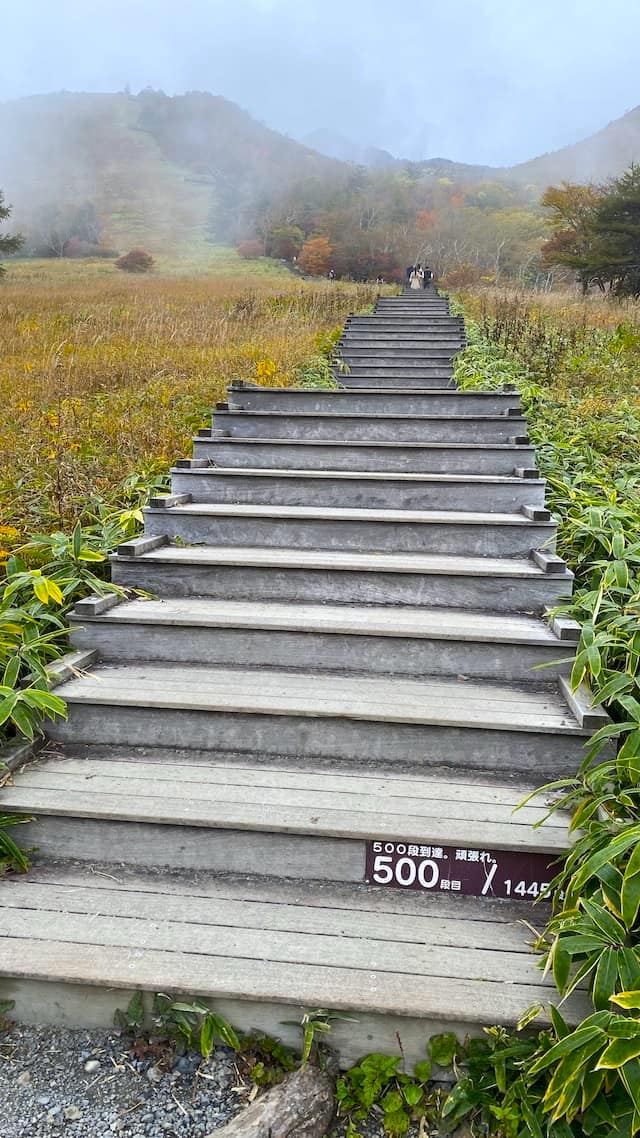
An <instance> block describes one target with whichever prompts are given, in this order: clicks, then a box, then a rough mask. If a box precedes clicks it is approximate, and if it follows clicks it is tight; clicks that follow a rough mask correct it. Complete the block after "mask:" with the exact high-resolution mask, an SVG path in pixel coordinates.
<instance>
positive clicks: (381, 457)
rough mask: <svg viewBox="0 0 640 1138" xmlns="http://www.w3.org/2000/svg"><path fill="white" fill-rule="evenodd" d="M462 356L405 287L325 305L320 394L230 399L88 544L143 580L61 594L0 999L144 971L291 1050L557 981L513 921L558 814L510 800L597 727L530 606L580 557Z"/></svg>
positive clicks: (510, 397) (96, 993) (30, 1010)
mask: <svg viewBox="0 0 640 1138" xmlns="http://www.w3.org/2000/svg"><path fill="white" fill-rule="evenodd" d="M463 345H464V325H463V323H462V321H461V319H460V318H459V317H454V316H451V315H450V313H449V307H448V302H447V300H446V299H444V298H442V297H440V296H438V294H437V293H436V292H435V291H433V290H428V291H425V292H420V293H407V294H405V295H403V296H399V297H388V298H387V297H385V298H381V299H380V300H379V301H378V305H377V308H376V312H375V313H374V314H373V315H368V316H353V317H351V318H350V319H349V321H348V322H347V325H346V327H345V331H344V334H343V338H342V341H341V344H340V348H339V356H340V360H341V361H342V363H340V362H339V361H337V362H336V375H337V377H338V381H339V383H340V385H341V386H340V390H337V391H307V390H292V389H266V388H260V387H256V386H253V385H251V384H242V383H236V384H233V385H232V386H231V387H230V389H229V392H228V403H225V404H221V405H219V406H218V407H217V408H216V410H215V413H214V415H213V422H212V429H211V430H207V431H203V432H200V434H199V436H198V437H197V438H196V439H195V440H194V451H193V455H194V456H193V458H192V459H187V460H182V461H180V462H178V463H177V465H176V467H175V469H174V470H173V475H172V477H173V485H172V492H171V494H170V495H169V496H167V497H165V498H154V499H152V500H151V501H150V503H149V507H148V509H147V510H146V513H145V534H144V536H143V537H141V538H139V539H136V540H133V541H129V542H127V543H126V544H124V545H123V546H121V547H120V548H119V550H118V552H117V554H116V555H115V557H114V559H113V576H114V580H115V581H116V582H117V583H118V584H120V585H122V586H125V587H127V588H128V589H131V590H138V591H139V590H143V591H144V594H145V595H140V594H139V593H136V592H132V593H131V594H130V595H131V599H130V600H128V601H126V602H124V603H123V602H121V601H120V600H119V599H118V598H116V597H109V598H88V599H87V600H84V601H81V602H80V603H79V604H78V605H77V607H76V610H75V613H74V616H73V634H72V641H73V645H74V648H75V649H76V650H77V652H78V653H79V655H78V657H77V661H78V662H84V663H85V666H86V665H87V662H88V664H89V666H88V668H86V667H85V670H81V671H80V672H77V673H76V674H72V675H71V677H70V678H69V679H67V680H66V681H65V682H63V683H62V684H61V686H60V687H59V688H58V691H59V694H60V695H62V696H63V697H64V698H65V699H66V700H67V702H68V709H69V718H68V721H67V722H66V723H64V722H60V723H57V724H56V725H55V727H54V728H52V730H51V743H50V746H49V747H48V749H47V750H46V751H45V752H44V753H42V754H41V755H40V756H38V758H37V760H36V761H34V762H32V763H30V764H28V765H27V766H26V768H25V769H24V770H23V771H22V772H21V773H20V774H18V775H16V777H15V779H14V782H13V785H11V786H9V787H7V788H6V789H5V791H4V792H3V799H2V804H3V808H6V809H7V810H24V811H28V812H29V813H32V814H34V815H36V816H37V819H38V821H37V823H36V824H34V826H33V828H31V827H27V830H30V829H32V832H31V833H29V834H28V837H27V840H30V839H31V840H32V841H33V843H34V844H37V846H38V849H39V853H38V861H37V865H36V868H35V869H34V870H33V871H32V872H31V873H30V874H29V875H28V876H27V877H25V878H24V879H20V880H11V881H5V882H3V885H2V902H1V903H2V905H3V906H4V909H5V912H4V914H3V916H4V919H3V921H2V925H1V929H2V933H1V935H0V977H3V978H4V979H2V980H0V995H2V996H9V997H13V998H15V999H16V1003H17V1011H18V1014H19V1015H21V1016H22V1017H23V1018H25V1019H28V1020H29V1019H30V1020H36V1021H37V1020H54V1021H66V1022H72V1023H81V1024H87V1025H89V1024H93V1023H99V1022H104V1021H105V1020H106V1021H108V1020H109V1018H110V1016H111V1014H112V1011H113V1008H114V1007H115V1006H116V1005H120V1006H122V1004H123V1003H124V1002H125V1001H126V999H127V993H129V992H131V991H132V990H134V989H138V988H141V989H145V990H149V991H154V990H155V991H171V992H175V993H187V994H190V995H197V996H207V997H210V998H212V999H213V1000H215V1002H216V1005H217V1006H218V1007H219V1008H220V1009H221V1011H222V1012H223V1014H225V1015H227V1016H228V1017H229V1018H230V1019H231V1020H233V1022H234V1023H236V1024H238V1025H239V1026H244V1027H250V1026H256V1027H259V1028H262V1029H264V1030H267V1031H270V1032H275V1033H276V1034H278V1035H281V1036H285V1037H286V1036H287V1034H290V1033H291V1029H290V1028H287V1027H285V1026H283V1024H282V1021H283V1020H290V1019H292V1018H296V1016H299V1015H300V1011H301V1009H302V1008H310V1007H311V1008H313V1007H329V1008H334V1009H344V1010H348V1011H350V1012H351V1013H353V1017H354V1022H343V1023H340V1025H339V1026H338V1027H336V1031H335V1043H336V1045H337V1046H338V1047H339V1048H340V1051H341V1055H342V1059H343V1061H344V1062H349V1061H351V1060H354V1059H355V1058H357V1057H358V1056H359V1055H361V1054H363V1053H364V1052H366V1051H369V1050H387V1051H394V1052H395V1051H397V1037H396V1033H398V1035H399V1036H400V1038H401V1040H402V1044H403V1047H404V1050H405V1053H406V1054H407V1056H408V1057H409V1058H417V1057H422V1055H423V1053H424V1040H425V1037H426V1036H427V1035H428V1034H429V1033H431V1032H433V1031H438V1030H445V1029H453V1030H457V1031H459V1032H460V1033H462V1034H464V1033H467V1032H469V1031H471V1032H473V1031H479V1030H480V1029H481V1027H482V1026H483V1025H484V1024H486V1023H493V1022H501V1023H508V1024H513V1023H515V1022H516V1021H517V1019H518V1017H519V1016H520V1014H521V1013H522V1011H523V1010H524V1008H525V1007H526V1006H527V1005H528V1004H530V1003H531V1002H533V1001H534V1000H538V999H541V998H542V999H548V998H550V997H551V995H552V988H551V987H549V986H548V985H547V984H546V983H543V981H542V980H541V977H540V974H539V972H538V971H537V970H536V968H535V964H534V959H533V957H532V956H531V954H530V951H529V948H528V945H527V941H528V940H529V939H530V937H529V934H527V931H526V929H525V927H524V925H523V924H522V920H523V918H525V919H526V920H528V921H530V922H534V923H535V922H538V923H541V922H542V920H543V918H544V913H543V912H542V911H540V910H532V909H531V907H530V906H531V900H532V898H533V896H535V894H536V892H537V891H538V890H539V887H540V884H541V883H543V882H544V881H547V880H549V875H550V874H551V873H552V872H553V870H552V868H551V867H550V863H552V862H553V860H554V858H556V857H557V856H558V855H559V854H560V853H561V852H562V850H563V849H564V848H565V847H566V841H567V835H566V821H565V820H564V819H562V818H558V817H554V818H553V819H551V820H550V821H548V822H546V823H545V824H544V825H543V826H542V827H541V828H540V829H535V830H534V829H533V828H532V825H533V823H534V822H536V821H538V820H539V819H540V818H541V817H542V816H543V814H544V812H545V803H544V802H539V803H537V804H534V805H531V806H528V807H527V808H526V809H523V810H521V811H520V812H518V813H515V814H514V813H513V808H514V806H515V805H516V804H517V803H518V801H519V800H520V799H521V797H522V796H523V794H524V793H525V792H526V791H527V790H528V789H529V788H530V787H531V786H535V785H536V784H538V783H540V782H542V781H543V780H545V779H548V778H552V777H554V776H558V775H563V774H566V773H570V772H572V771H574V770H575V769H576V767H577V766H578V764H579V763H580V761H581V759H582V757H583V748H584V744H585V742H586V741H587V740H588V738H589V736H590V734H591V733H592V731H593V730H594V729H596V728H597V727H598V726H600V725H601V724H602V722H603V721H604V719H605V717H604V715H603V712H602V711H601V710H600V709H599V708H593V707H591V705H590V700H589V697H588V693H584V692H581V691H579V692H577V693H572V692H571V691H570V689H569V686H568V684H567V678H566V677H567V675H568V671H569V669H570V657H571V655H572V653H573V651H574V645H575V643H576V640H577V637H578V627H577V626H576V625H575V624H573V623H572V622H571V621H567V620H563V619H552V620H551V621H550V622H547V621H546V620H545V619H543V615H544V610H545V608H546V607H548V606H553V605H555V604H556V603H557V602H558V601H559V600H560V599H561V598H563V597H566V596H568V595H569V594H570V592H571V585H572V575H571V573H570V572H569V571H568V570H567V568H566V567H565V565H564V564H563V562H562V561H561V560H560V559H559V558H558V557H557V556H556V555H555V553H554V552H553V551H554V544H555V522H554V521H553V519H552V518H551V517H550V515H549V513H548V511H547V510H546V508H545V505H544V483H543V481H542V480H541V479H540V478H539V476H538V472H537V470H536V468H535V456H534V453H533V450H532V448H531V445H530V443H529V441H528V437H527V425H526V421H525V420H524V418H523V417H522V414H521V408H520V399H519V395H518V393H517V392H515V391H512V390H504V391H500V392H491V393H487V394H484V393H478V392H473V393H467V392H460V391H457V390H456V387H455V383H454V380H453V358H454V355H455V353H456V352H457V351H459V350H460V349H461V348H462V346H463ZM345 363H346V364H347V365H348V370H345V369H344V364H345ZM146 594H150V595H151V599H150V598H149V596H147V595H146ZM478 873H479V874H480V877H477V874H478ZM474 874H475V875H476V876H475V877H474ZM474 881H475V882H476V884H475V885H474V884H473V882H474ZM463 894H464V895H463ZM583 1010H584V1007H583V1001H582V998H581V996H580V995H578V996H576V997H575V998H573V999H572V1000H570V1001H568V1002H567V1004H566V1005H565V1006H564V1013H565V1014H566V1015H567V1016H568V1018H569V1019H574V1020H575V1019H576V1018H579V1017H580V1015H581V1014H582V1012H583Z"/></svg>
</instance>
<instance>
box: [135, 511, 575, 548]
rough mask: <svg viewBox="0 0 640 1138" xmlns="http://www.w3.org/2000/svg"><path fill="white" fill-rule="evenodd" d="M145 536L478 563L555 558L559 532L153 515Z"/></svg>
mask: <svg viewBox="0 0 640 1138" xmlns="http://www.w3.org/2000/svg"><path fill="white" fill-rule="evenodd" d="M145 534H146V535H150V536H153V537H157V536H164V535H167V536H168V537H169V538H170V539H171V541H175V540H176V539H178V540H179V541H180V542H181V543H182V542H185V543H186V544H187V545H201V544H204V545H215V546H228V545H234V546H254V547H257V548H260V547H262V548H269V549H282V548H286V549H323V550H348V551H350V552H352V553H373V552H378V551H384V552H386V553H394V552H397V553H441V554H454V555H459V556H478V557H528V556H529V554H530V552H531V550H532V549H539V548H540V547H541V546H543V545H544V547H545V549H547V550H548V551H550V552H553V549H554V545H555V541H554V540H552V539H555V527H553V526H551V525H549V524H546V525H545V524H541V525H537V524H536V523H531V524H529V525H525V526H517V525H514V526H509V525H490V524H483V525H458V524H455V523H450V524H440V523H438V522H434V523H429V524H428V525H425V524H412V523H410V522H373V521H371V522H370V521H346V520H340V519H335V518H334V519H328V520H320V519H312V518H306V519H304V520H303V519H299V520H294V519H283V518H253V517H247V516H242V517H237V518H234V517H215V516H213V517H212V516H206V515H193V514H180V513H178V511H176V510H148V511H147V512H146V514H145Z"/></svg>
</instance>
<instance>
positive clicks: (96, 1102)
mask: <svg viewBox="0 0 640 1138" xmlns="http://www.w3.org/2000/svg"><path fill="white" fill-rule="evenodd" d="M129 1046H130V1042H129V1040H128V1039H127V1038H125V1037H123V1036H121V1035H120V1034H119V1033H118V1032H115V1031H112V1032H105V1031H72V1030H69V1029H65V1028H60V1027H44V1028H33V1027H23V1026H19V1025H18V1026H16V1027H14V1028H13V1029H12V1030H11V1031H10V1032H8V1033H5V1034H3V1035H2V1036H0V1136H1V1138H56V1136H57V1135H64V1136H65V1138H162V1136H163V1135H166V1138H204V1135H206V1134H209V1133H210V1132H211V1131H212V1130H215V1129H216V1128H217V1127H220V1126H222V1125H223V1124H224V1123H225V1122H227V1121H228V1120H229V1119H230V1118H231V1117H232V1116H233V1115H234V1114H235V1113H236V1112H237V1111H238V1110H239V1109H240V1108H241V1107H242V1106H243V1105H244V1103H245V1102H246V1099H247V1095H248V1094H249V1092H250V1090H251V1085H250V1084H249V1083H247V1084H246V1085H244V1086H243V1085H242V1084H241V1081H240V1079H239V1077H238V1074H237V1071H236V1067H235V1063H234V1060H233V1054H232V1052H230V1051H227V1050H226V1049H224V1048H219V1049H217V1050H216V1051H215V1052H214V1055H213V1056H212V1059H211V1061H210V1062H209V1063H208V1064H204V1063H202V1061H201V1058H200V1056H199V1055H198V1054H197V1053H189V1054H188V1055H186V1056H184V1057H183V1058H181V1059H178V1061H177V1062H176V1064H175V1066H174V1067H173V1069H172V1070H169V1071H163V1070H162V1069H158V1067H157V1066H155V1065H154V1062H153V1059H152V1058H144V1059H137V1058H136V1057H135V1056H134V1055H133V1054H132V1053H131V1051H130V1050H129Z"/></svg>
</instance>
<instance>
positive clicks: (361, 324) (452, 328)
mask: <svg viewBox="0 0 640 1138" xmlns="http://www.w3.org/2000/svg"><path fill="white" fill-rule="evenodd" d="M382 333H384V334H385V335H390V336H392V337H393V338H394V339H395V338H396V337H398V338H399V339H401V340H404V339H409V340H411V339H417V340H422V339H424V338H425V337H427V338H428V337H429V336H445V337H453V338H455V339H456V340H466V332H465V330H464V325H463V324H458V323H457V321H455V320H392V319H386V318H385V317H382V316H377V317H376V318H375V319H374V320H361V321H360V320H348V321H347V323H346V324H345V326H344V330H343V333H342V334H343V336H354V335H355V336H364V335H374V336H375V335H381V334H382Z"/></svg>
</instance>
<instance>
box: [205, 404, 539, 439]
mask: <svg viewBox="0 0 640 1138" xmlns="http://www.w3.org/2000/svg"><path fill="white" fill-rule="evenodd" d="M239 415H241V416H242V417H243V418H248V419H282V418H288V417H289V416H292V417H295V419H296V420H297V419H327V420H328V421H329V422H332V421H333V420H335V419H356V420H359V421H360V422H362V421H363V420H365V419H374V420H378V419H381V420H383V421H385V422H389V421H391V420H396V419H398V420H401V421H402V422H405V421H407V422H411V423H413V422H416V421H417V422H420V423H422V422H427V423H432V422H433V421H434V420H435V421H437V422H440V420H445V421H451V422H455V423H459V422H460V421H461V419H460V416H459V415H449V414H447V415H400V414H397V413H396V412H395V411H390V412H386V411H385V412H382V411H353V412H349V411H333V412H331V411H327V412H323V411H254V410H250V411H245V410H242V409H240V408H238V409H237V410H229V411H216V412H215V415H214V419H221V420H223V421H224V419H225V418H227V417H232V416H233V417H237V416H239ZM462 421H463V422H464V424H467V423H475V422H481V423H485V422H491V423H493V422H496V421H497V422H499V423H505V422H509V423H513V425H514V427H516V426H520V425H521V424H522V423H526V419H525V418H524V417H523V416H522V415H513V416H510V417H509V418H508V419H507V418H506V416H505V415H504V414H500V413H498V414H496V415H465V416H464V419H463V420H462ZM515 433H516V432H515V430H514V434H515Z"/></svg>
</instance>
